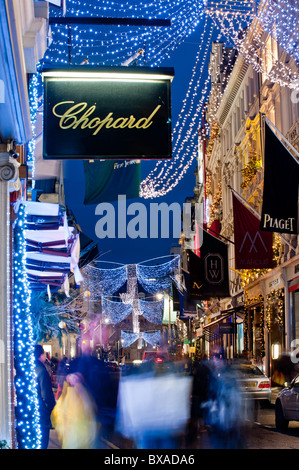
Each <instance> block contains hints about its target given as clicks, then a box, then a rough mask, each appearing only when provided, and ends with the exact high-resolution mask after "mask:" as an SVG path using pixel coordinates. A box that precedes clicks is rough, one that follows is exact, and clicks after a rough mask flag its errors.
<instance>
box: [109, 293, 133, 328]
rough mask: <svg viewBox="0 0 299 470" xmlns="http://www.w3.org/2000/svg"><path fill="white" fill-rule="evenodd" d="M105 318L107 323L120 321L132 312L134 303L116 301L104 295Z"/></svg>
mask: <svg viewBox="0 0 299 470" xmlns="http://www.w3.org/2000/svg"><path fill="white" fill-rule="evenodd" d="M102 308H103V319H104V322H105V323H107V324H113V325H115V324H116V323H120V322H121V321H123V320H124V319H125V318H126V317H127V316H128V315H130V314H131V313H132V305H130V304H124V303H123V302H116V301H114V300H110V299H107V298H106V297H103V300H102Z"/></svg>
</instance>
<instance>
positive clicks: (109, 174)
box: [83, 160, 141, 205]
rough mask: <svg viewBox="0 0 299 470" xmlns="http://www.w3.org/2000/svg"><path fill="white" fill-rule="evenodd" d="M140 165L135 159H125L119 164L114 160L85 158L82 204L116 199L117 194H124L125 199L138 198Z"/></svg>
mask: <svg viewBox="0 0 299 470" xmlns="http://www.w3.org/2000/svg"><path fill="white" fill-rule="evenodd" d="M127 163H130V164H127ZM140 165H141V164H140V162H138V163H137V162H135V161H132V162H127V161H126V162H124V164H123V165H121V164H120V163H117V162H115V161H114V160H109V161H108V160H106V161H99V160H97V161H94V162H88V161H86V160H85V161H84V162H83V166H84V176H85V197H84V205H90V204H99V203H101V202H109V201H117V200H118V195H119V194H124V195H125V196H126V199H135V198H138V197H139V185H140V181H141V168H140Z"/></svg>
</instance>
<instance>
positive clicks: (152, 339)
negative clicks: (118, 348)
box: [121, 330, 161, 348]
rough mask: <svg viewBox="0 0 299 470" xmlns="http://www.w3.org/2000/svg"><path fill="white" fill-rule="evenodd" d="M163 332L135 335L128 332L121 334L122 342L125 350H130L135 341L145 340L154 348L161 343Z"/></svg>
mask: <svg viewBox="0 0 299 470" xmlns="http://www.w3.org/2000/svg"><path fill="white" fill-rule="evenodd" d="M160 336H161V332H160V330H157V331H151V332H146V331H143V332H142V333H133V332H128V331H123V330H122V332H121V341H122V346H123V347H124V348H129V347H130V346H131V345H132V344H133V343H135V341H137V340H142V339H143V340H144V341H146V342H147V343H149V344H151V345H152V346H157V345H158V344H159V341H160Z"/></svg>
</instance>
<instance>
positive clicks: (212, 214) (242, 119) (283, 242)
mask: <svg viewBox="0 0 299 470" xmlns="http://www.w3.org/2000/svg"><path fill="white" fill-rule="evenodd" d="M248 35H249V36H250V31H249V32H248ZM264 41H265V43H267V45H268V47H269V48H270V51H271V57H273V58H276V59H277V61H278V62H279V63H282V64H285V63H288V65H289V67H291V68H292V69H293V70H294V72H297V73H298V68H297V66H296V64H295V61H293V60H292V58H290V57H289V56H287V55H286V53H285V51H284V50H283V49H281V48H280V47H279V46H278V45H277V44H276V43H275V41H274V40H273V39H272V38H271V37H269V36H267V35H266V34H265V38H264ZM229 54H230V56H232V55H231V52H230V51H225V49H224V48H223V45H222V44H214V45H213V50H212V54H211V61H210V73H211V79H212V86H211V94H210V99H209V102H208V104H207V112H206V119H207V123H208V125H209V130H210V137H209V141H208V142H207V145H206V152H205V171H206V180H205V184H206V188H205V192H206V195H207V199H208V203H207V206H208V208H207V213H208V224H207V225H208V226H209V227H211V225H212V224H214V227H215V226H217V227H218V230H220V234H221V236H222V237H224V238H225V239H226V240H228V241H231V243H228V252H229V278H230V295H231V296H230V298H226V299H213V300H212V301H211V302H210V303H209V306H208V310H207V312H208V315H206V318H205V321H204V325H203V327H204V328H206V329H208V330H209V331H210V333H211V334H210V338H209V346H211V345H212V344H213V341H214V343H215V341H216V336H217V335H216V333H215V328H216V324H217V318H218V319H222V320H223V318H224V315H225V313H228V312H229V310H230V309H234V312H235V313H236V317H238V319H237V320H236V323H237V325H236V327H237V330H236V331H235V333H234V335H229V334H222V335H221V336H219V335H218V338H217V340H218V341H219V343H221V344H222V349H223V350H224V353H225V355H226V357H229V356H228V354H229V353H228V350H227V351H226V348H227V347H228V346H232V349H233V351H234V354H238V355H239V354H241V353H242V351H245V352H246V353H247V355H249V356H250V357H251V358H252V360H253V361H254V362H255V363H257V364H260V365H262V367H263V368H264V370H265V372H266V373H267V374H268V375H270V376H272V375H273V372H274V369H275V361H276V359H278V357H279V356H280V355H281V354H282V353H285V352H289V353H290V352H291V351H292V348H293V347H294V345H295V342H296V337H297V336H298V319H299V317H298V295H299V294H298V287H299V284H298V283H299V278H298V266H299V247H298V236H297V235H286V234H280V235H279V234H276V233H275V234H274V235H273V258H274V268H273V269H264V270H262V269H248V270H244V269H242V270H237V269H236V268H235V259H234V258H235V253H234V244H233V242H234V224H233V201H232V190H231V188H233V190H234V191H235V192H236V193H238V194H239V195H240V197H241V198H242V199H243V200H244V202H246V203H247V205H248V206H249V207H251V208H252V210H253V211H254V213H255V214H257V215H258V214H261V208H262V197H263V178H264V156H263V145H264V142H263V138H264V137H263V130H264V117H267V118H268V119H269V120H270V121H271V122H272V124H273V125H274V126H275V128H277V129H278V131H279V132H280V133H281V134H282V135H283V136H284V137H285V138H286V139H287V140H288V141H289V142H290V144H291V145H292V146H293V147H294V148H295V149H296V150H297V151H298V150H299V146H298V144H299V137H298V131H299V105H298V100H297V99H295V98H294V97H295V95H294V91H292V90H291V89H290V88H289V87H287V86H282V85H280V84H279V83H278V82H275V83H274V82H271V81H270V80H269V78H267V76H268V75H267V73H265V74H263V73H258V72H257V71H256V70H254V68H253V67H252V65H251V64H250V63H249V62H248V61H246V60H245V58H244V57H243V56H241V55H238V57H237V59H236V60H235V61H234V63H232V62H231V65H232V67H231V70H227V72H228V73H229V78H228V77H227V76H225V80H224V78H223V73H222V72H221V71H223V68H224V67H225V66H226V65H225V64H227V57H228V56H229ZM234 58H235V56H234ZM265 63H266V72H269V71H271V70H272V67H274V62H273V61H272V62H271V61H269V60H268V63H267V61H265ZM226 75H227V74H226ZM281 164H282V165H283V162H282V163H281ZM277 190H278V191H279V190H280V188H277ZM215 224H216V225H215ZM209 325H215V327H214V329H213V327H212V326H210V327H209ZM213 334H214V338H212V336H213ZM208 349H210V352H212V350H211V347H210V348H208Z"/></svg>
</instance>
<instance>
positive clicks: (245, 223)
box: [232, 194, 273, 269]
mask: <svg viewBox="0 0 299 470" xmlns="http://www.w3.org/2000/svg"><path fill="white" fill-rule="evenodd" d="M232 196H233V211H234V234H235V267H236V268H237V269H264V268H273V249H272V237H273V235H272V232H262V231H261V230H260V220H259V219H258V218H257V217H255V216H254V215H253V214H252V212H250V210H249V209H247V207H245V206H244V204H242V203H241V202H240V201H239V200H238V198H237V197H236V196H235V195H234V194H233V195H232Z"/></svg>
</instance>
